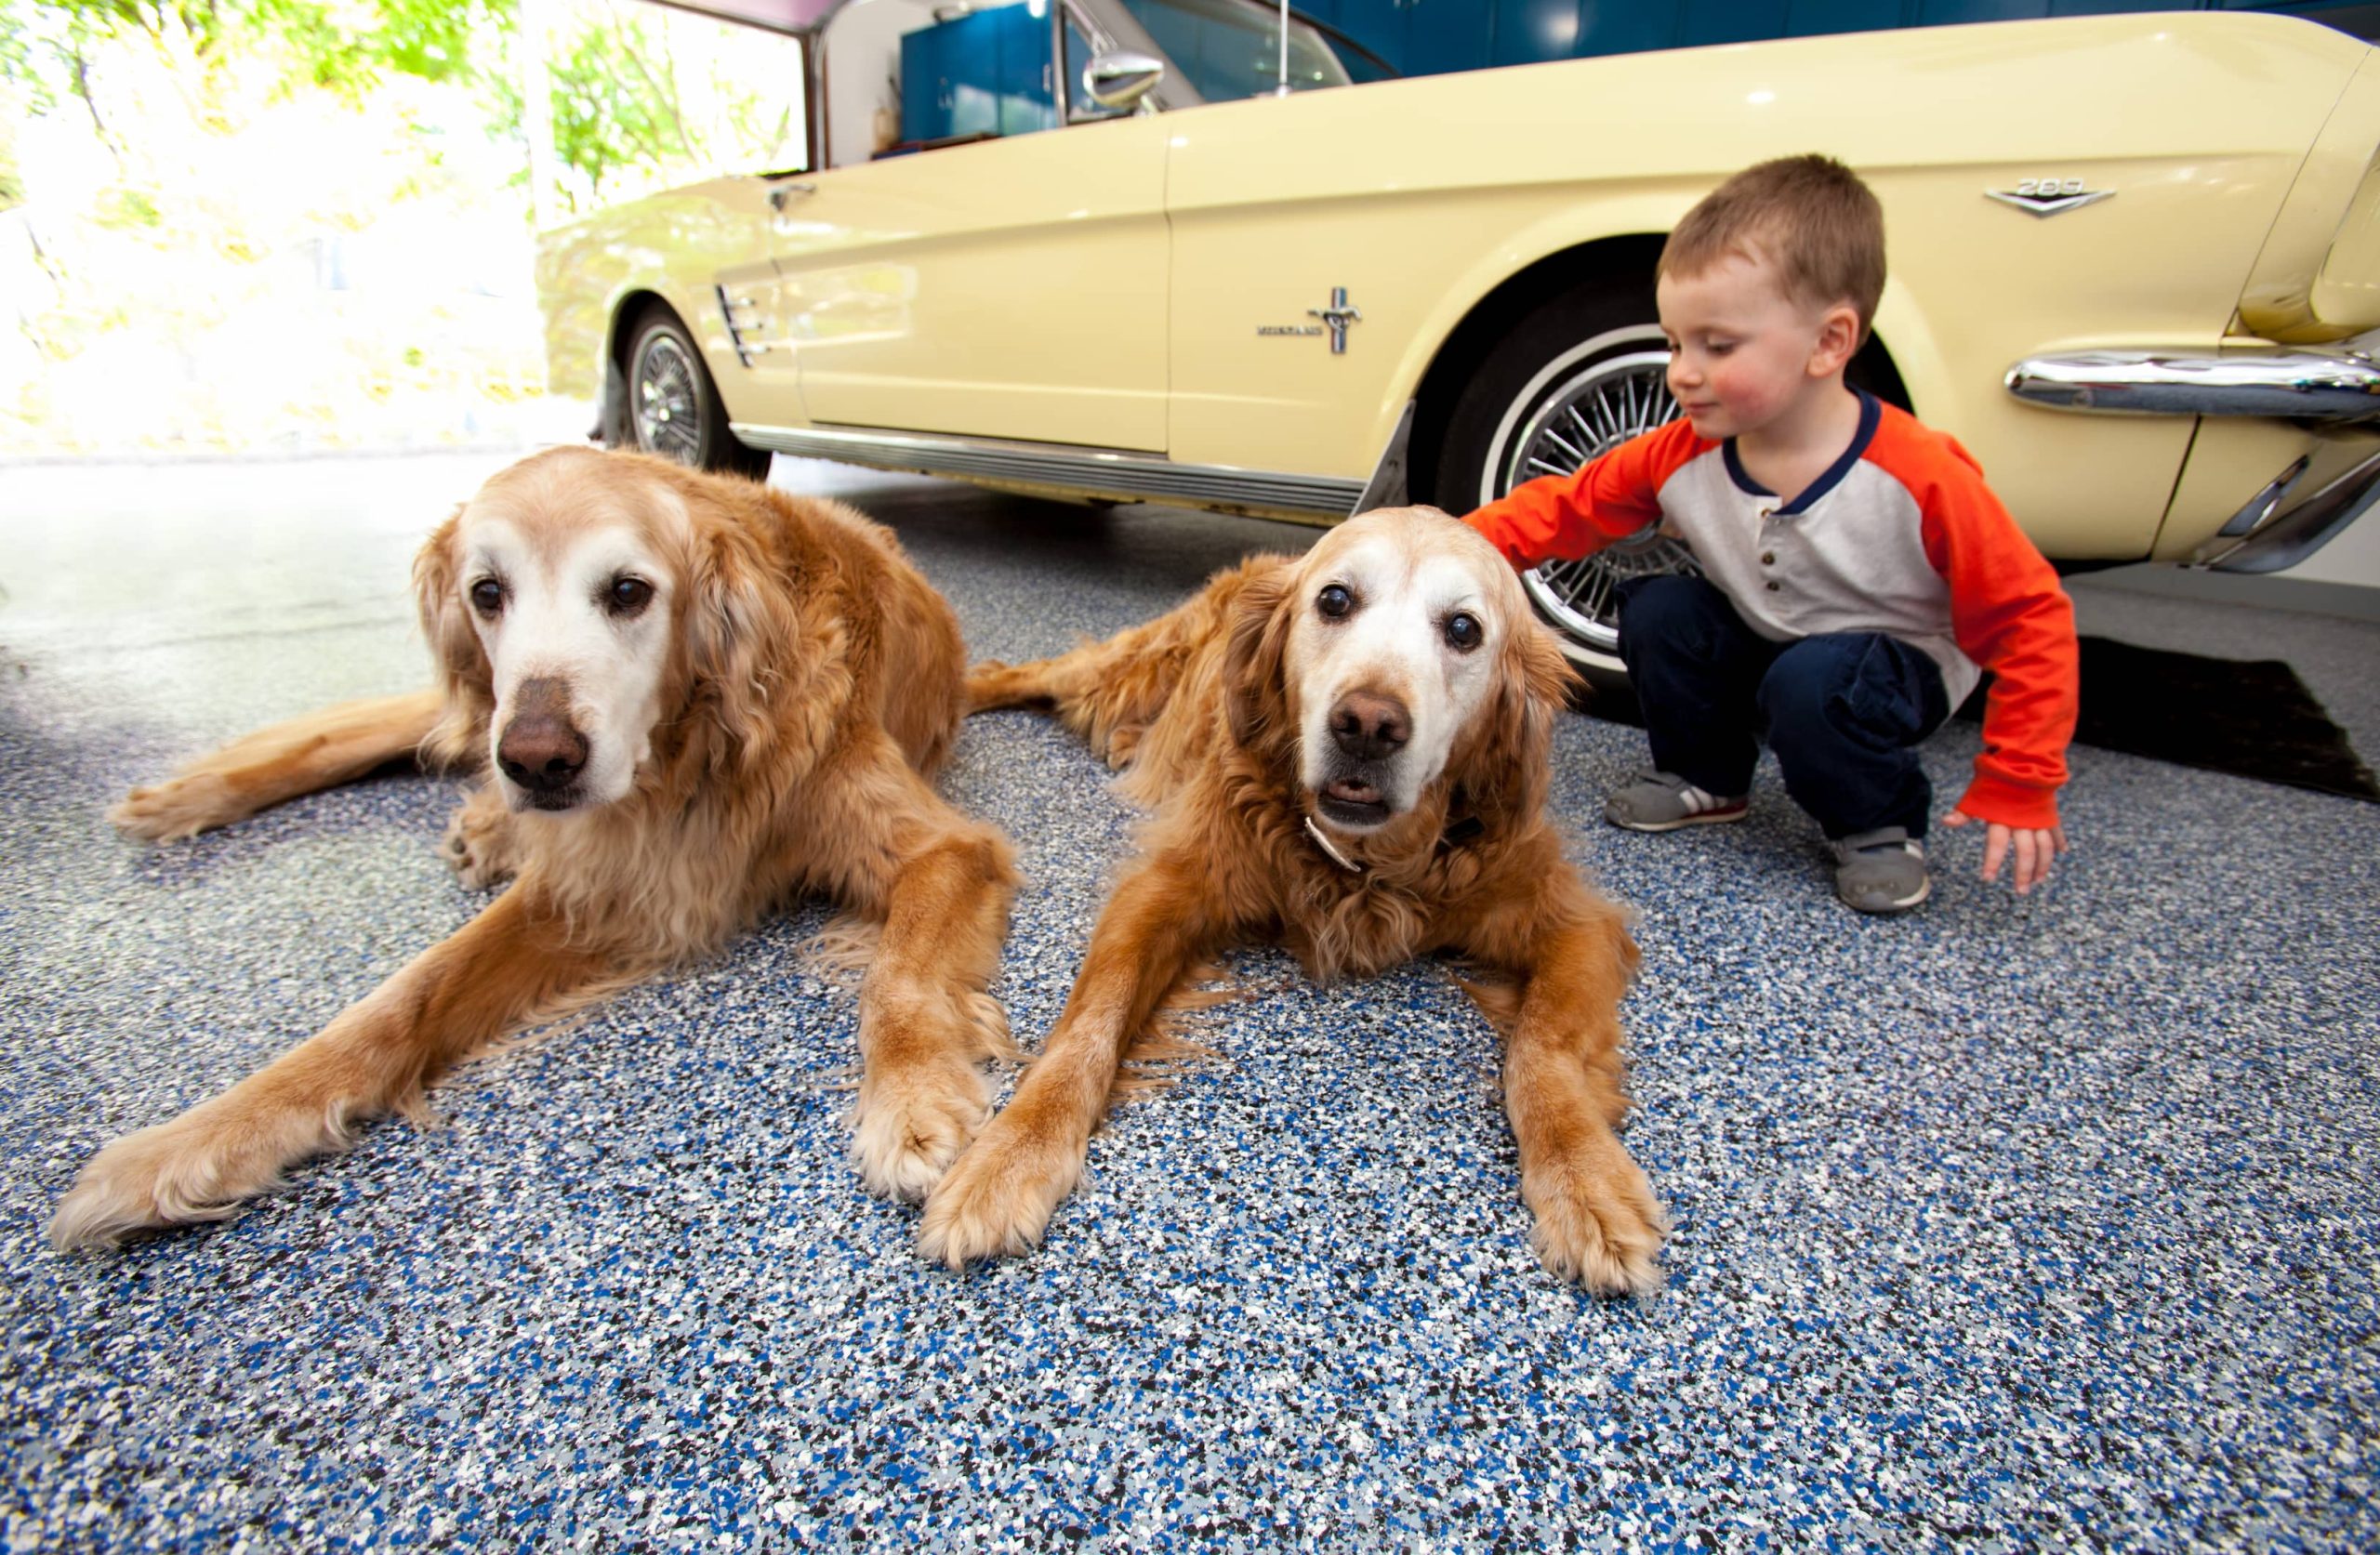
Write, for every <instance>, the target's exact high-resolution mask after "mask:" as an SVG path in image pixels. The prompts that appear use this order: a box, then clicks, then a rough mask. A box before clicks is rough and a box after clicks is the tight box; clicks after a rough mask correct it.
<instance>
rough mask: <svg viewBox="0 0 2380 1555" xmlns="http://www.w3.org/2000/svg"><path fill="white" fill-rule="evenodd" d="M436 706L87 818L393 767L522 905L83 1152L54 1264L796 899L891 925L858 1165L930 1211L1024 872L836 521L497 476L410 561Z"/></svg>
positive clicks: (908, 627) (714, 499)
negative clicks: (461, 779) (277, 1049)
mask: <svg viewBox="0 0 2380 1555" xmlns="http://www.w3.org/2000/svg"><path fill="white" fill-rule="evenodd" d="M414 581H415V586H416V590H417V595H418V599H419V604H420V611H421V620H422V625H423V627H424V630H425V631H426V633H427V635H428V637H429V639H430V645H431V651H432V653H433V655H434V657H435V659H436V661H437V679H438V685H437V688H436V689H435V690H433V691H430V692H420V693H417V694H414V695H407V696H397V697H388V698H383V699H379V700H377V701H370V702H362V703H354V704H350V705H346V706H342V707H337V708H333V709H331V710H329V711H327V712H323V713H318V714H315V715H313V716H311V717H308V718H298V719H297V720H295V721H293V722H290V723H285V724H282V725H279V726H277V727H275V728H272V729H268V730H265V731H261V732H259V733H257V734H252V735H249V736H248V737H247V738H245V739H244V740H241V741H239V742H237V743H236V744H234V745H231V746H230V747H229V748H227V749H225V750H222V751H219V752H218V753H217V754H215V755H213V756H210V757H207V758H205V759H203V760H201V761H199V762H197V763H196V764H195V765H193V766H192V767H190V768H189V769H187V770H186V771H183V772H181V773H180V774H179V775H178V776H176V777H175V778H173V779H172V780H171V781H169V782H166V783H164V784H158V785H157V786H155V787H149V788H136V789H134V790H133V791H132V794H131V797H128V798H126V799H125V800H124V801H123V802H122V803H121V804H119V805H118V806H116V808H115V809H114V810H112V811H111V815H110V818H111V819H112V820H113V821H114V822H115V824H117V825H118V826H119V827H121V828H122V829H123V830H124V831H126V832H127V833H129V834H131V835H133V836H135V837H149V838H166V837H188V836H191V835H192V834H193V833H196V832H200V831H204V830H205V829H206V828H208V827H211V826H219V825H223V824H226V823H228V822H231V821H236V820H238V819H240V818H242V817H244V816H246V815H250V814H253V813H255V812H256V811H257V810H261V809H263V808H264V807H266V806H267V805H271V804H275V803H278V802H280V801H282V800H284V799H288V798H291V797H295V796H298V795H300V794H306V793H311V792H312V791H314V790H317V789H321V788H325V787H329V786H331V785H333V784H338V783H342V782H346V781H349V780H350V779H353V778H355V777H358V776H361V775H362V774H364V773H365V772H368V771H372V770H373V769H375V768H377V767H379V766H382V765H384V764H386V763H388V762H391V761H396V760H401V759H403V758H407V757H409V756H418V758H419V759H420V760H421V761H422V762H423V763H424V764H425V765H428V766H431V767H435V768H448V769H458V770H466V771H483V772H484V773H485V775H486V779H487V781H486V783H485V784H484V786H483V787H481V788H479V789H478V790H477V791H475V792H474V793H473V794H472V795H471V796H470V797H469V798H467V799H466V800H465V801H464V803H463V805H462V808H461V810H460V811H459V812H458V813H457V814H456V818H455V821H454V824H453V825H452V827H451V828H450V830H449V833H448V837H447V851H448V854H449V856H450V858H451V860H452V862H453V863H455V865H456V869H457V870H458V871H459V872H460V873H461V875H462V876H463V877H464V878H465V880H467V881H469V882H470V883H472V884H474V885H488V884H494V883H496V881H498V880H501V879H503V878H505V877H507V876H509V877H510V878H511V884H510V885H509V887H508V888H507V889H506V890H504V892H503V893H502V894H501V895H499V896H497V897H496V900H495V901H493V902H492V903H489V904H488V906H487V907H486V909H485V910H484V911H483V912H481V913H480V914H479V916H476V917H474V918H473V919H472V920H471V921H470V922H469V924H467V925H466V926H465V927H464V928H463V929H460V930H459V931H457V932H456V934H455V935H454V936H453V937H452V938H451V939H448V940H446V941H444V942H443V943H440V944H438V945H436V946H434V947H433V948H431V949H430V950H429V951H426V952H425V953H423V954H422V955H420V956H419V957H418V958H417V959H416V960H415V961H413V962H412V963H411V964H410V965H408V966H406V967H405V968H404V969H403V970H401V971H399V972H397V973H396V974H395V975H394V976H393V977H391V978H390V979H389V981H388V982H385V983H383V984H381V985H380V987H379V988H377V990H375V991H374V992H373V993H371V994H370V995H366V996H365V997H364V998H363V999H362V1000H360V1001H359V1002H357V1003H356V1004H354V1005H352V1006H350V1008H347V1009H346V1010H345V1011H343V1012H342V1013H341V1014H339V1015H338V1016H337V1018H336V1019H334V1020H333V1021H331V1022H330V1024H329V1025H327V1026H326V1027H324V1029H323V1030H322V1031H321V1032H320V1033H319V1034H316V1035H314V1036H312V1037H311V1038H309V1039H308V1040H306V1041H305V1042H302V1043H300V1044H298V1046H297V1047H296V1048H292V1049H291V1050H290V1051H289V1052H287V1053H286V1054H284V1056H282V1057H281V1058H280V1059H279V1060H277V1061H274V1062H272V1063H271V1064H270V1065H268V1066H266V1067H265V1068H264V1069H262V1070H260V1071H259V1072H258V1073H257V1074H253V1075H251V1076H249V1077H248V1078H247V1079H245V1080H244V1081H242V1082H241V1083H239V1084H238V1085H236V1086H233V1087H231V1089H230V1090H227V1091H225V1092H224V1093H223V1094H221V1095H219V1096H218V1097H215V1098H214V1099H213V1100H207V1101H205V1102H202V1103H200V1104H199V1105H197V1106H195V1107H192V1108H191V1109H190V1110H189V1111H188V1112H185V1113H183V1114H181V1115H180V1116H179V1117H177V1118H175V1119H173V1120H172V1121H170V1122H168V1123H165V1124H161V1125H158V1126H157V1127H152V1128H147V1129H143V1130H141V1131H140V1132H139V1133H135V1134H131V1135H127V1136H126V1137H125V1138H123V1139H120V1140H116V1141H115V1142H114V1143H112V1144H111V1145H109V1146H107V1148H105V1149H104V1150H102V1151H100V1152H99V1153H98V1154H97V1155H96V1156H94V1157H93V1158H92V1160H91V1161H90V1162H89V1164H88V1165H87V1166H85V1168H84V1170H83V1173H82V1176H81V1178H80V1179H78V1180H77V1181H76V1182H75V1184H74V1186H73V1189H72V1190H71V1191H70V1192H69V1193H67V1194H66V1196H65V1198H64V1199H63V1200H62V1201H61V1202H60V1203H59V1206H58V1211H57V1215H56V1218H55V1219H53V1220H52V1222H51V1225H50V1234H51V1237H52V1239H53V1240H54V1241H55V1242H56V1243H57V1244H58V1245H60V1246H70V1247H71V1246H77V1245H88V1244H98V1243H110V1242H114V1241H117V1240H120V1239H121V1238H122V1237H123V1236H124V1235H125V1234H126V1233H127V1232H134V1231H137V1230H139V1229H142V1228H147V1227H156V1226H165V1225H172V1224H177V1223H180V1222H186V1221H193V1220H204V1219H218V1218H220V1217H222V1216H225V1215H228V1214H230V1213H231V1211H232V1210H233V1208H234V1207H236V1206H237V1205H238V1203H239V1201H241V1200H243V1199H245V1198H247V1197H249V1196H251V1195H253V1194H256V1193H260V1192H263V1191H264V1190H266V1189H268V1188H271V1187H272V1186H273V1185H274V1184H275V1183H276V1182H277V1181H278V1180H279V1179H280V1177H281V1174H282V1172H283V1170H284V1168H285V1167H287V1166H289V1165H291V1164H292V1163H294V1162H296V1161H298V1160H299V1159H301V1158H303V1157H306V1156H309V1155H311V1154H315V1153H320V1152H323V1151H325V1150H330V1149H333V1148H336V1147H337V1146H340V1145H342V1144H343V1143H345V1142H346V1141H347V1140H348V1139H349V1137H350V1132H351V1131H352V1130H353V1128H354V1127H355V1126H356V1125H357V1124H358V1123H360V1122H362V1121H363V1120H364V1119H366V1118H369V1117H371V1116H373V1115H374V1114H379V1113H382V1112H385V1111H388V1110H390V1109H391V1108H403V1109H410V1108H412V1107H413V1106H414V1105H415V1104H416V1103H417V1100H418V1099H419V1096H420V1093H421V1090H422V1087H424V1086H425V1085H426V1084H427V1083H428V1082H429V1081H430V1079H431V1078H432V1077H434V1076H435V1075H436V1074H438V1073H439V1072H440V1071H441V1070H443V1069H444V1068H446V1067H447V1066H449V1065H451V1064H452V1063H454V1062H455V1061H457V1060H458V1059H460V1058H463V1057H465V1056H467V1055H469V1054H470V1053H471V1052H473V1051H474V1050H475V1049H479V1048H483V1047H485V1046H487V1045H488V1044H490V1043H491V1042H493V1041H494V1040H496V1038H499V1037H501V1036H503V1035H505V1034H508V1033H511V1032H515V1031H518V1030H520V1029H522V1028H523V1027H525V1026H529V1025H533V1024H536V1023H537V1022H539V1021H545V1020H549V1019H550V1018H552V1017H554V1016H556V1015H558V1014H560V1013H562V1012H564V1011H566V1010H569V1009H572V1008H578V1007H580V1006H583V1005H585V1004H586V1003H588V1002H589V1001H590V1000H592V999H594V998H596V997H600V996H602V995H603V994H605V993H608V992H612V991H615V990H616V989H618V988H619V987H621V986H622V985H624V984H626V983H628V982H633V981H635V980H637V979H638V978H640V977H642V976H646V975H649V974H651V973H653V972H655V971H656V970H658V969H662V968H664V967H666V966H668V965H670V964H671V963H674V962H678V961H681V960H683V959H685V958H687V957H690V956H695V955H703V954H705V953H707V952H709V951H711V950H714V949H716V948H717V947H718V946H719V945H721V943H722V942H724V941H725V940H726V939H727V938H728V937H729V936H730V935H731V934H733V933H734V932H736V931H737V930H738V929H742V928H744V927H746V926H747V925H749V924H750V923H752V922H753V921H754V920H755V919H756V918H757V917H758V916H760V914H762V913H764V912H766V911H768V910H769V909H770V908H771V907H773V906H774V905H776V904H778V903H783V902H785V901H786V900H787V899H788V898H791V897H794V896H796V895H801V894H813V893H814V894H820V895H824V896H826V897H829V898H832V899H833V900H834V901H836V902H837V903H840V904H842V905H843V906H844V907H846V908H847V909H850V910H852V911H853V912H854V913H856V914H857V915H859V916H861V917H863V918H865V919H868V920H873V921H874V922H875V923H877V924H879V925H880V926H881V928H880V930H879V932H878V936H877V942H876V951H875V955H874V956H873V958H872V961H871V963H870V965H869V966H868V968H867V970H866V975H865V977H864V978H863V979H862V981H861V982H860V990H859V1048H860V1057H861V1078H860V1082H859V1088H858V1096H857V1100H856V1103H855V1107H854V1114H853V1123H854V1128H855V1135H854V1141H853V1156H854V1158H855V1160H856V1163H857V1165H858V1167H859V1171H860V1175H861V1177H862V1178H863V1179H865V1181H866V1184H867V1186H868V1187H869V1188H870V1189H871V1190H873V1191H875V1192H877V1193H883V1194H887V1195H892V1196H897V1197H904V1198H909V1199H918V1198H921V1197H923V1195H924V1194H925V1193H926V1191H927V1190H928V1189H930V1188H932V1185H933V1184H934V1182H935V1181H936V1180H937V1179H939V1178H940V1177H941V1175H942V1173H943V1171H944V1169H945V1167H946V1166H948V1165H949V1164H950V1162H951V1161H952V1160H953V1159H955V1158H956V1157H957V1156H958V1154H959V1151H960V1150H961V1149H963V1148H964V1147H965V1145H966V1143H967V1141H968V1140H969V1139H970V1138H971V1137H972V1135H973V1133H974V1131H975V1130H976V1128H977V1127H980V1126H981V1125H982V1122H983V1120H984V1118H985V1116H986V1115H987V1114H988V1112H989V1098H988V1093H987V1091H986V1090H985V1079H984V1075H983V1073H982V1070H981V1068H980V1065H979V1061H980V1060H983V1059H985V1058H989V1057H994V1056H998V1055H1000V1054H1004V1053H1005V1052H1006V1051H1007V1050H1008V1049H1007V1037H1006V1023H1005V1020H1004V1018H1003V1017H1002V1016H1001V1014H1000V1011H999V1008H998V1005H997V1004H996V1003H995V1002H994V1001H993V1000H992V999H991V997H990V996H989V995H987V994H985V991H984V989H985V982H986V981H987V980H988V979H989V977H990V975H991V973H992V971H993V969H994V968H995V966H996V964H997V961H998V954H999V943H1000V940H1001V938H1002V936H1003V934H1004V933H1005V930H1006V926H1007V916H1008V906H1009V901H1010V897H1011V895H1012V892H1013V890H1014V879H1015V876H1014V872H1013V868H1012V863H1011V858H1010V851H1009V848H1008V844H1007V842H1006V840H1005V839H1004V838H1002V837H1000V836H999V834H998V832H996V831H994V830H993V829H992V828H991V827H989V826H986V825H984V824H979V823H976V822H974V821H971V820H969V819H967V818H966V817H964V816H961V815H960V814H959V813H958V812H957V811H956V810H953V809H952V808H951V807H950V806H949V805H948V804H946V803H945V802H944V801H943V800H942V799H941V798H940V797H938V796H936V794H935V793H934V791H933V789H932V787H931V786H930V785H929V784H928V782H927V778H928V774H930V773H931V772H932V771H934V769H935V768H936V767H937V766H938V765H939V764H940V763H941V762H942V760H943V759H944V758H945V756H947V755H948V753H949V750H950V746H951V743H952V741H953V740H954V739H955V738H956V736H957V733H958V729H959V721H960V719H961V718H963V716H964V709H965V700H964V699H965V681H964V673H963V671H964V665H965V663H966V659H965V652H964V650H963V648H962V647H961V645H960V641H959V624H958V621H957V619H956V618H955V617H954V616H953V615H952V613H951V610H950V607H949V605H948V604H947V603H946V602H945V600H943V599H942V597H941V596H940V595H938V594H936V593H935V592H934V591H933V589H932V587H930V586H928V585H927V583H926V581H925V580H924V579H923V578H922V577H920V576H919V574H918V573H917V571H916V569H915V568H914V567H912V566H911V565H910V563H909V561H908V560H907V558H906V557H905V556H904V555H903V554H902V551H901V548H900V547H899V545H898V544H897V543H896V542H895V541H894V540H893V536H892V534H890V533H889V532H888V531H886V530H884V529H882V528H879V527H878V526H877V525H875V524H873V523H870V522H868V521H866V519H863V518H862V517H861V516H860V515H859V514H857V513H855V512H853V511H852V510H851V509H850V508H847V507H841V506H840V505H838V504H835V503H832V502H825V501H815V500H809V499H805V498H802V497H798V496H792V495H788V494H786V493H783V492H779V491H773V490H771V489H769V488H767V487H765V486H760V485H756V484H753V483H751V482H749V481H737V480H731V479H727V478H724V477H719V476H707V475H699V474H695V473H693V472H691V471H688V470H685V469H682V468H679V467H678V466H676V465H672V464H668V463H665V462H663V461H661V460H658V459H653V458H646V457H642V456H638V455H618V454H601V453H597V452H594V451H592V450H589V449H558V450H554V451H550V452H548V453H544V454H540V455H536V456H535V457H532V458H530V459H527V460H525V461H523V462H522V463H520V464H517V465H515V466H513V467H511V468H509V469H506V470H504V471H502V472H500V473H499V474H497V475H496V477H495V478H494V479H493V480H491V481H488V482H487V484H486V485H485V486H483V488H482V489H481V490H480V491H479V493H478V494H476V495H474V496H473V497H472V498H471V499H470V500H469V502H467V503H465V504H464V505H463V506H462V507H460V508H459V509H458V510H457V511H456V514H455V516H454V517H453V518H451V519H449V520H448V521H446V522H445V523H444V524H443V525H442V526H440V527H439V529H438V530H437V531H436V532H435V533H434V534H431V535H430V540H429V542H428V544H426V545H425V546H424V547H422V549H421V552H420V555H419V557H418V559H417V561H416V563H415V566H414Z"/></svg>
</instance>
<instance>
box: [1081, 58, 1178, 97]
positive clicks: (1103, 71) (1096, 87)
mask: <svg viewBox="0 0 2380 1555" xmlns="http://www.w3.org/2000/svg"><path fill="white" fill-rule="evenodd" d="M1164 79H1165V67H1164V66H1163V65H1162V64H1160V63H1158V62H1157V60H1155V59H1150V58H1149V57H1148V56H1147V55H1145V54H1128V53H1126V52H1124V51H1123V50H1121V49H1118V50H1117V52H1115V53H1113V54H1102V55H1100V56H1099V57H1098V58H1096V59H1093V60H1091V63H1090V64H1088V65H1085V66H1084V67H1083V68H1082V89H1083V91H1084V92H1085V93H1086V94H1088V95H1089V97H1090V98H1091V101H1093V102H1095V103H1097V104H1099V106H1100V107H1102V108H1130V107H1131V106H1133V105H1134V104H1135V103H1137V102H1139V101H1140V100H1141V99H1143V98H1144V97H1146V96H1148V94H1149V90H1150V88H1152V87H1154V86H1156V85H1157V83H1158V82H1160V81H1162V80H1164Z"/></svg>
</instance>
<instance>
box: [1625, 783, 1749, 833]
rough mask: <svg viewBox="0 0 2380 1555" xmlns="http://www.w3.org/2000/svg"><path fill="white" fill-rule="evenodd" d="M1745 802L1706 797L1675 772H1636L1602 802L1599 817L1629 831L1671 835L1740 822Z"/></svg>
mask: <svg viewBox="0 0 2380 1555" xmlns="http://www.w3.org/2000/svg"><path fill="white" fill-rule="evenodd" d="M1747 803H1748V801H1747V800H1746V798H1745V797H1744V796H1742V795H1740V794H1739V795H1738V796H1736V797H1734V798H1732V799H1727V798H1721V797H1717V796H1715V795H1712V794H1706V793H1704V792H1703V791H1702V790H1701V789H1699V788H1697V787H1695V786H1694V784H1690V783H1688V782H1686V779H1684V778H1682V777H1680V776H1678V775H1677V774H1676V773H1675V772H1639V773H1637V774H1636V775H1635V777H1633V779H1631V780H1630V781H1629V784H1628V786H1627V787H1625V788H1619V789H1614V790H1613V791H1612V794H1611V797H1609V798H1607V799H1606V800H1604V802H1603V818H1604V819H1605V820H1607V821H1608V822H1610V823H1611V824H1613V825H1615V826H1625V827H1627V828H1628V829H1629V830H1630V831H1632V832H1673V831H1675V830H1677V829H1678V828H1679V827H1680V826H1709V825H1713V824H1718V823H1720V822H1725V821H1740V820H1742V819H1743V818H1744V810H1745V808H1746V806H1747Z"/></svg>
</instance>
